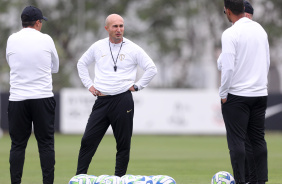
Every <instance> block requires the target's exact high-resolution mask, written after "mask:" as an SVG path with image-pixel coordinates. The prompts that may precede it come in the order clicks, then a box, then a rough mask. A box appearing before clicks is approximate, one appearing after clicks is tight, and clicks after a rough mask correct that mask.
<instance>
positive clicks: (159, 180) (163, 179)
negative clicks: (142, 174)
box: [150, 175, 176, 184]
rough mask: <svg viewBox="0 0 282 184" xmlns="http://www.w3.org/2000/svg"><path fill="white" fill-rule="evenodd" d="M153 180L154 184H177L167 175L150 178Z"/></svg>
mask: <svg viewBox="0 0 282 184" xmlns="http://www.w3.org/2000/svg"><path fill="white" fill-rule="evenodd" d="M150 177H151V178H152V180H153V184H176V182H175V180H174V179H173V178H172V177H170V176H166V175H156V176H150Z"/></svg>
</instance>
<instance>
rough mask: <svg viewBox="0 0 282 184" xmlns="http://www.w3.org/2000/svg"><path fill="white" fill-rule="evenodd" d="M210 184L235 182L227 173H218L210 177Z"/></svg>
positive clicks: (231, 183) (230, 183)
mask: <svg viewBox="0 0 282 184" xmlns="http://www.w3.org/2000/svg"><path fill="white" fill-rule="evenodd" d="M211 184H235V180H234V178H233V176H232V175H231V174H230V173H229V172H226V171H220V172H218V173H216V174H215V175H214V176H213V177H212V180H211Z"/></svg>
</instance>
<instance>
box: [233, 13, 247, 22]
mask: <svg viewBox="0 0 282 184" xmlns="http://www.w3.org/2000/svg"><path fill="white" fill-rule="evenodd" d="M243 17H245V15H244V14H240V15H235V16H234V17H233V19H232V23H233V24H235V22H237V21H238V20H240V19H241V18H243Z"/></svg>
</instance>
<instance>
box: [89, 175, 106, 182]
mask: <svg viewBox="0 0 282 184" xmlns="http://www.w3.org/2000/svg"><path fill="white" fill-rule="evenodd" d="M107 177H109V175H100V176H98V177H97V178H96V180H95V181H94V182H92V184H105V179H106V178H107Z"/></svg>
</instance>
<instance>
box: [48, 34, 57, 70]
mask: <svg viewBox="0 0 282 184" xmlns="http://www.w3.org/2000/svg"><path fill="white" fill-rule="evenodd" d="M50 38H51V37H50ZM51 41H52V43H51V60H52V66H51V73H58V72H59V56H58V53H57V50H56V47H55V44H54V41H53V40H52V38H51Z"/></svg>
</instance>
